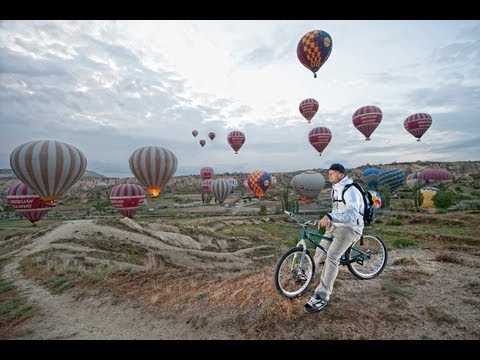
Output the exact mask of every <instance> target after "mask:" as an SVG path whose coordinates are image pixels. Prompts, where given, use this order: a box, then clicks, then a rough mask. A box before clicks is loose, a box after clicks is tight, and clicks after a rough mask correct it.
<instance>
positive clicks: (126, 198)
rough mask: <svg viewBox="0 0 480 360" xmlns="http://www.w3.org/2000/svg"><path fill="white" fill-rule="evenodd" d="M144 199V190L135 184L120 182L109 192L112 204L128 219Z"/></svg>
mask: <svg viewBox="0 0 480 360" xmlns="http://www.w3.org/2000/svg"><path fill="white" fill-rule="evenodd" d="M144 200H145V190H143V189H142V188H141V187H140V186H138V185H136V184H120V185H117V186H115V187H114V188H113V189H112V191H111V192H110V201H111V203H112V206H113V207H114V208H115V209H117V210H118V211H119V212H120V213H121V214H122V215H123V216H126V217H129V218H130V219H131V218H132V217H133V215H135V212H136V211H137V209H138V208H139V207H140V205H142V203H143V201H144Z"/></svg>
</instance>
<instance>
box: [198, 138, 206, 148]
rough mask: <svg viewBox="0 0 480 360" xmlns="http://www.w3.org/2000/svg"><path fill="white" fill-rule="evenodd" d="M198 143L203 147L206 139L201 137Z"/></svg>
mask: <svg viewBox="0 0 480 360" xmlns="http://www.w3.org/2000/svg"><path fill="white" fill-rule="evenodd" d="M199 143H200V145H202V147H204V146H205V144H206V143H207V141H206V140H204V139H202V140H200V141H199Z"/></svg>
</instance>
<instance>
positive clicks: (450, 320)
mask: <svg viewBox="0 0 480 360" xmlns="http://www.w3.org/2000/svg"><path fill="white" fill-rule="evenodd" d="M426 309H427V313H428V315H430V316H431V317H432V319H433V320H435V321H436V322H437V323H447V324H450V325H452V324H456V323H457V322H458V319H457V318H456V317H455V316H452V315H450V314H448V313H446V312H445V311H443V310H441V309H439V308H438V306H434V305H428V306H427V307H426Z"/></svg>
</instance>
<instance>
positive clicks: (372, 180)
mask: <svg viewBox="0 0 480 360" xmlns="http://www.w3.org/2000/svg"><path fill="white" fill-rule="evenodd" d="M381 173H382V170H381V169H378V168H368V169H365V170H363V172H362V175H361V176H360V178H361V179H362V181H363V183H364V184H366V185H367V187H369V188H371V189H375V190H376V189H377V188H378V176H379V175H380V174H381Z"/></svg>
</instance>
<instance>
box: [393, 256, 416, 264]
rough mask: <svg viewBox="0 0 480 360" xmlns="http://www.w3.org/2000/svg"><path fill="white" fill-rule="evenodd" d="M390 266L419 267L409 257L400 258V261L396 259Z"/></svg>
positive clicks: (413, 259)
mask: <svg viewBox="0 0 480 360" xmlns="http://www.w3.org/2000/svg"><path fill="white" fill-rule="evenodd" d="M392 265H409V266H410V265H415V266H416V265H420V264H419V262H418V261H417V260H416V259H415V258H413V257H411V256H407V257H402V258H400V259H397V260H395V261H394V262H392Z"/></svg>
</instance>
